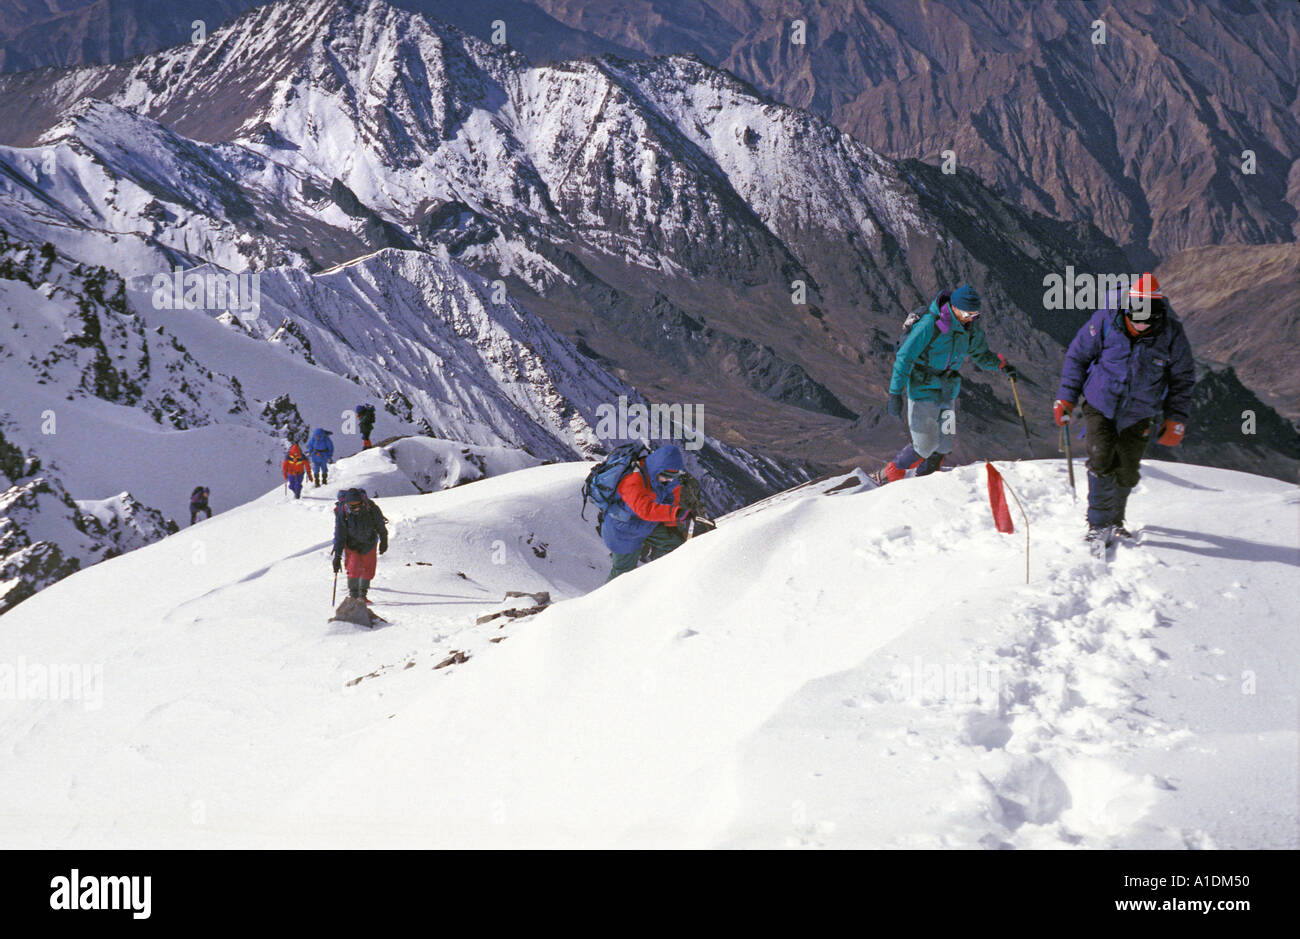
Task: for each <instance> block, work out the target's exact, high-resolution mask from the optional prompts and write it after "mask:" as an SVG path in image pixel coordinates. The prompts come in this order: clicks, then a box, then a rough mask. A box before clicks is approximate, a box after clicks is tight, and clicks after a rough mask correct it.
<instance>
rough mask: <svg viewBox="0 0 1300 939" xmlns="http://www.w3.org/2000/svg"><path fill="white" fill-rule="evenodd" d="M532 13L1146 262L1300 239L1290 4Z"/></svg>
mask: <svg viewBox="0 0 1300 939" xmlns="http://www.w3.org/2000/svg"><path fill="white" fill-rule="evenodd" d="M532 2H534V3H535V4H536V5H537V6H538V7H540V8H541V9H543V10H545V11H546V12H547V13H549V14H550V15H552V16H553V17H555V18H556V19H558V20H561V21H562V22H564V23H566V24H567V25H569V26H572V27H574V28H577V29H581V30H584V31H589V32H591V33H593V34H594V35H596V36H598V37H599V38H601V39H604V40H609V41H614V42H617V43H619V44H621V45H624V46H628V47H631V48H634V49H637V50H639V51H642V52H643V53H648V54H663V53H669V52H672V53H680V52H693V53H695V54H697V55H700V56H701V57H703V58H704V59H706V60H707V61H709V62H712V63H714V64H716V65H719V66H722V67H724V68H727V69H729V70H730V71H732V72H734V73H735V74H736V75H739V76H740V77H741V78H744V79H746V80H748V81H750V82H752V83H753V84H754V85H755V86H756V87H758V88H760V89H762V90H763V91H764V92H766V93H768V94H771V95H772V96H774V97H775V98H777V99H779V100H781V101H784V102H786V103H788V104H792V105H795V106H796V107H803V108H808V109H810V110H813V111H815V112H817V113H820V114H824V115H826V116H828V117H830V118H831V119H832V120H834V122H835V123H836V124H837V125H838V126H839V127H842V128H843V129H844V130H846V131H848V132H849V133H851V134H853V135H854V136H855V137H856V138H857V139H858V140H860V141H862V142H863V143H864V144H866V145H867V146H870V147H872V148H874V149H876V150H878V151H880V152H882V153H885V154H888V155H890V156H896V157H909V156H910V157H916V158H918V159H924V160H925V161H927V162H930V163H938V162H940V160H941V158H942V156H941V155H942V153H943V151H945V150H952V151H953V153H954V155H955V157H956V160H957V162H958V164H959V165H962V166H968V167H971V168H972V169H974V170H975V171H976V172H977V173H978V174H979V175H980V176H981V178H983V179H984V180H985V181H986V182H988V183H990V184H992V185H994V186H995V187H996V188H998V189H999V190H1001V191H1002V192H1003V193H1005V195H1006V196H1007V197H1008V198H1010V199H1013V200H1014V201H1016V202H1017V203H1019V204H1021V205H1024V206H1027V207H1030V208H1033V209H1038V210H1041V211H1044V212H1046V213H1047V214H1049V215H1052V216H1054V217H1057V218H1082V219H1088V220H1090V221H1092V222H1094V223H1096V224H1097V225H1098V226H1099V227H1100V228H1101V229H1102V230H1103V231H1104V232H1106V234H1107V235H1109V236H1110V237H1112V238H1114V239H1115V240H1116V241H1117V242H1118V243H1119V244H1120V245H1121V246H1122V247H1123V248H1124V249H1125V250H1126V251H1128V252H1129V253H1130V256H1131V257H1132V258H1133V260H1134V263H1135V264H1137V265H1146V264H1148V263H1149V261H1150V259H1151V258H1152V257H1154V256H1161V257H1163V256H1168V255H1171V254H1173V253H1175V252H1177V251H1180V250H1183V249H1185V248H1188V247H1196V246H1200V245H1207V244H1221V243H1234V242H1236V243H1259V242H1272V241H1291V240H1294V239H1295V237H1296V236H1297V234H1300V217H1298V212H1297V210H1298V209H1300V151H1297V148H1296V145H1295V141H1296V140H1297V139H1300V97H1298V92H1297V89H1298V88H1300V6H1297V5H1296V4H1294V3H1290V2H1287V0H1263V2H1236V0H1214V2H1202V0H1165V2H1159V3H1152V2H1145V0H1124V2H1109V3H1077V2H1070V3H1037V2H1035V0H997V2H993V3H989V2H986V0H934V2H929V3H917V2H915V0H885V2H881V0H844V2H839V3H827V4H815V5H812V6H808V5H799V4H795V5H791V4H788V3H785V2H784V0H681V2H679V0H611V2H609V3H602V4H590V3H585V2H583V0H532ZM796 19H798V20H801V21H802V22H803V23H804V25H805V27H806V29H805V33H804V38H805V42H804V43H803V44H798V43H797V42H795V41H794V40H795V38H796V37H795V33H794V32H793V29H794V27H793V22H794V21H795V20H796ZM1098 21H1100V22H1101V23H1103V24H1104V28H1105V34H1104V37H1103V36H1102V34H1101V33H1100V31H1099V29H1098V27H1097V26H1095V25H1094V24H1096V23H1097V22H1098ZM1102 38H1104V40H1105V41H1104V42H1096V41H1095V40H1097V39H1102ZM1244 150H1251V151H1253V152H1254V156H1255V161H1256V172H1255V173H1254V174H1253V175H1248V174H1246V173H1244V172H1242V164H1243V159H1244V158H1243V155H1242V152H1243V151H1244Z"/></svg>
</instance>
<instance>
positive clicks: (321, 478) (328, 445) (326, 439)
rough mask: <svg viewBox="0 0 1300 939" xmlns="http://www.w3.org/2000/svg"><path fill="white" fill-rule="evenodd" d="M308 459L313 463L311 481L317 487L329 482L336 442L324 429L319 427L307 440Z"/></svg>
mask: <svg viewBox="0 0 1300 939" xmlns="http://www.w3.org/2000/svg"><path fill="white" fill-rule="evenodd" d="M306 450H307V459H308V460H309V461H310V462H311V473H310V474H309V475H310V476H311V481H312V482H313V483H314V484H316V485H317V486H323V485H325V484H326V483H327V482H329V464H330V460H332V459H334V441H333V440H332V439H331V438H330V432H329V431H328V430H326V429H325V428H324V427H317V428H316V429H315V430H313V431H312V432H311V436H310V437H308V438H307V447H306Z"/></svg>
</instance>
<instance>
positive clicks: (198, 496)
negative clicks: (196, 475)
mask: <svg viewBox="0 0 1300 939" xmlns="http://www.w3.org/2000/svg"><path fill="white" fill-rule="evenodd" d="M200 512H207V513H208V515H207V517H208V518H212V508H211V506H209V505H208V487H207V486H195V487H194V491H193V492H191V493H190V524H191V525H193V524H194V523H195V522H196V521H198V518H199V513H200Z"/></svg>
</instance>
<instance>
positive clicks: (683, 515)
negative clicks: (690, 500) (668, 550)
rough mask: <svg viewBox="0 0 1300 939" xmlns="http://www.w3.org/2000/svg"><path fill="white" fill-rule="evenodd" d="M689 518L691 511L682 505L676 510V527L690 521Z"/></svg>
mask: <svg viewBox="0 0 1300 939" xmlns="http://www.w3.org/2000/svg"><path fill="white" fill-rule="evenodd" d="M690 518H691V510H690V509H688V508H687V507H686V506H684V505H683V506H681V507H680V508H679V509H678V510H677V525H678V527H681V526H682V525H685V524H686V523H687V522H688V521H690Z"/></svg>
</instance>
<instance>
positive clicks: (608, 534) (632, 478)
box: [600, 444, 689, 580]
mask: <svg viewBox="0 0 1300 939" xmlns="http://www.w3.org/2000/svg"><path fill="white" fill-rule="evenodd" d="M684 465H685V464H684V463H683V461H682V451H681V450H679V449H677V447H675V446H674V445H673V444H665V445H664V446H662V447H659V448H658V449H657V450H655V451H654V452H653V453H651V454H650V455H649V456H647V457H646V458H645V459H644V460H639V461H637V462H636V463H635V464H634V465H632V466H631V468H630V469H629V470H628V472H627V474H626V475H624V477H623V478H622V479H621V480H619V483H618V495H617V497H615V499H614V501H613V502H612V503H610V506H609V508H608V509H606V510H605V514H604V517H603V518H602V520H601V523H600V537H601V540H602V541H604V542H605V547H607V548H609V550H610V554H611V556H612V561H613V565H612V567H611V568H610V571H609V578H608V580H613V579H614V578H615V577H617V576H619V575H620V574H626V573H627V572H628V571H630V570H632V569H633V568H635V567H636V565H637V561H638V560H639V559H640V557H641V553H642V551H643V550H644V551H645V552H646V554H647V555H648V556H647V558H646V560H648V561H653V560H654V559H655V558H657V557H659V556H661V555H664V554H667V553H668V552H669V551H672V550H673V549H674V548H678V547H680V546H681V545H682V543H683V542H684V541H685V540H686V538H685V536H684V535H683V533H682V532H681V531H680V530H679V526H678V523H679V522H681V521H684V520H685V518H686V516H687V515H688V514H689V512H688V510H687V509H686V508H684V507H683V506H682V505H681V498H680V497H681V477H682V470H683V468H684Z"/></svg>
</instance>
